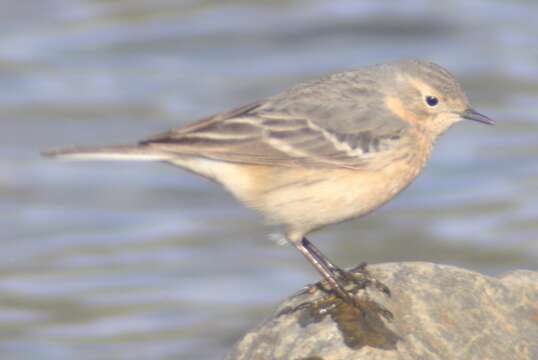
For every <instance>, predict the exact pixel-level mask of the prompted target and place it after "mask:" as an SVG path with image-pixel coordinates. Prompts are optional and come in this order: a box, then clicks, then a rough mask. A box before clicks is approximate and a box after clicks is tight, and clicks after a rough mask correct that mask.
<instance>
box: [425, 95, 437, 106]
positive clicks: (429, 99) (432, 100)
mask: <svg viewBox="0 0 538 360" xmlns="http://www.w3.org/2000/svg"><path fill="white" fill-rule="evenodd" d="M426 104H428V106H429V107H435V106H437V104H439V99H438V98H436V97H435V96H431V95H428V96H426Z"/></svg>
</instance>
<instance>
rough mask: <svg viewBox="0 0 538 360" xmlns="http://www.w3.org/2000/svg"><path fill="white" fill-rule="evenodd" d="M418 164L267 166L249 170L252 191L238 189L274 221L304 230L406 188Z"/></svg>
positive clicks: (366, 208) (351, 213) (358, 213)
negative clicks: (370, 167) (358, 167)
mask: <svg viewBox="0 0 538 360" xmlns="http://www.w3.org/2000/svg"><path fill="white" fill-rule="evenodd" d="M417 173H418V170H416V169H414V168H412V167H410V166H409V165H407V164H405V163H402V164H400V165H398V164H394V165H393V166H390V167H389V169H383V170H380V171H356V170H348V169H316V170H313V169H304V168H289V169H288V168H265V169H259V171H258V174H257V175H258V176H256V173H255V172H250V174H251V177H250V181H249V182H250V184H251V185H252V186H251V188H250V191H246V192H245V193H244V194H236V196H238V197H239V198H240V199H241V200H242V201H243V202H245V203H246V204H247V205H248V206H250V207H252V208H255V209H257V210H258V211H260V212H261V213H262V214H264V215H265V217H266V218H267V220H268V221H269V222H270V223H275V224H281V225H286V226H288V227H293V228H295V229H300V231H303V232H305V233H307V232H309V231H312V230H314V229H317V228H320V227H322V226H324V225H328V224H333V223H338V222H341V221H345V220H348V219H351V218H355V217H358V216H361V215H363V214H365V213H367V212H369V211H372V210H374V209H375V208H377V207H379V206H381V205H382V204H383V203H385V202H387V201H388V200H390V199H391V198H393V197H394V196H395V195H396V194H397V193H398V192H400V191H401V190H402V189H403V188H405V187H406V186H407V185H408V184H409V183H410V182H411V181H412V180H413V178H414V177H415V176H416V175H417Z"/></svg>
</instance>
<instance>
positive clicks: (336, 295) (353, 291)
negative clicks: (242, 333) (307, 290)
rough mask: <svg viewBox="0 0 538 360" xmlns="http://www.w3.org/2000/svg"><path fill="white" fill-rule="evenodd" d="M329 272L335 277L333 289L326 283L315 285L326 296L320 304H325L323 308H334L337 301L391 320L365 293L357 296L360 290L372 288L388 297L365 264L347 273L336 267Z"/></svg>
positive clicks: (390, 315)
mask: <svg viewBox="0 0 538 360" xmlns="http://www.w3.org/2000/svg"><path fill="white" fill-rule="evenodd" d="M331 270H332V271H333V273H334V275H335V280H336V288H333V287H332V286H331V284H329V283H327V282H326V281H322V282H320V283H318V284H317V285H316V287H317V288H318V289H320V290H322V291H323V292H325V293H327V294H328V296H327V297H326V298H325V300H322V302H321V304H325V306H327V305H328V304H332V305H331V306H334V305H335V301H336V300H337V299H338V300H339V301H340V302H343V303H346V304H348V305H351V306H353V307H356V308H357V309H358V310H370V311H372V310H373V311H375V312H376V313H379V314H381V315H382V316H383V317H384V318H386V319H387V320H391V319H392V318H393V316H392V313H391V312H390V311H389V310H387V309H385V308H384V307H383V306H381V305H379V304H376V303H375V302H374V301H372V300H370V299H369V297H368V295H367V293H360V294H359V292H360V291H361V290H364V289H367V288H374V289H376V290H379V291H381V292H382V293H383V294H385V295H386V296H389V297H390V289H389V288H388V287H387V286H386V285H385V284H383V283H382V282H381V281H379V280H377V279H376V278H374V277H373V276H372V274H371V273H370V272H369V271H368V270H367V269H366V263H362V264H360V265H359V266H357V267H355V268H353V269H351V270H349V271H346V270H343V269H341V268H338V267H333V268H332V269H331ZM366 304H367V305H366ZM325 306H320V310H323V308H325Z"/></svg>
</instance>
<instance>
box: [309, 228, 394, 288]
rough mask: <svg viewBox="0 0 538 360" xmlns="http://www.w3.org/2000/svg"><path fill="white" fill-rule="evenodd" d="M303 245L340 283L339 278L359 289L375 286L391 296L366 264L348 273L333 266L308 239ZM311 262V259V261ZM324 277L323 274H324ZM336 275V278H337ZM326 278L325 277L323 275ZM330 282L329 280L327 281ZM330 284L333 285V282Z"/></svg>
mask: <svg viewBox="0 0 538 360" xmlns="http://www.w3.org/2000/svg"><path fill="white" fill-rule="evenodd" d="M301 242H302V245H303V246H304V247H305V248H306V249H307V250H308V251H309V252H310V253H311V254H312V255H313V256H315V257H316V258H317V260H318V261H319V262H320V263H324V264H325V267H326V268H327V269H328V270H329V271H330V272H331V273H332V275H333V276H334V277H335V278H336V281H337V282H338V277H340V278H341V279H343V280H345V281H347V282H351V283H353V284H355V285H357V286H358V287H359V288H365V287H367V286H369V285H373V286H374V287H375V288H377V289H378V290H380V291H382V292H383V293H385V294H386V295H388V296H390V289H389V288H388V287H387V286H386V285H384V284H383V283H381V282H380V281H379V280H377V279H375V278H374V277H373V276H372V275H371V274H370V273H369V272H368V270H366V263H362V264H360V265H359V266H357V267H355V268H354V269H352V270H351V271H346V270H343V269H341V268H340V267H338V266H337V265H335V264H333V263H332V262H331V261H330V260H329V259H328V258H327V257H326V256H325V255H323V253H322V252H321V251H320V250H319V249H318V248H317V247H316V246H314V244H312V243H311V242H310V241H309V240H308V239H307V238H303V239H302V241H301ZM309 260H310V259H309ZM322 275H323V273H322ZM335 275H336V276H335ZM323 276H324V277H325V275H323ZM327 281H328V280H327ZM329 284H331V285H332V283H331V282H329ZM339 285H340V287H342V288H343V286H342V284H341V283H339Z"/></svg>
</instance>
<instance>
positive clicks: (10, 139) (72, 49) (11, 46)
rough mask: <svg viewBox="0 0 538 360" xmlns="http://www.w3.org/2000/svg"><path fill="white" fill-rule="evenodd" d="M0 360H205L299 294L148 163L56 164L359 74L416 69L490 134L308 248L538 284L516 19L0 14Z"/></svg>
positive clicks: (249, 220)
mask: <svg viewBox="0 0 538 360" xmlns="http://www.w3.org/2000/svg"><path fill="white" fill-rule="evenodd" d="M1 7H2V10H3V11H0V124H1V129H2V131H1V132H0V147H1V151H2V154H3V155H2V156H1V157H0V209H2V214H3V216H2V217H0V229H1V233H0V242H1V243H0V246H1V249H2V250H1V252H0V354H1V355H2V356H1V357H2V358H6V359H7V358H9V359H35V358H40V359H73V358H76V359H169V358H177V359H218V358H222V357H223V356H224V354H225V353H226V352H227V350H228V349H229V348H230V347H231V346H232V344H233V343H234V342H235V341H236V340H237V339H238V338H239V337H240V336H241V335H242V334H243V333H244V332H245V331H246V330H248V329H249V328H251V327H253V326H254V325H256V324H257V323H259V322H260V321H261V320H262V319H264V318H265V317H267V316H268V315H269V314H270V313H271V311H272V309H274V307H275V305H276V304H277V303H278V302H279V301H280V300H282V299H283V298H285V297H286V296H287V295H289V294H291V293H293V292H294V291H296V290H297V289H298V288H300V287H301V286H302V285H303V284H305V283H308V282H313V281H315V280H316V279H317V278H318V275H317V274H316V273H315V272H314V270H313V269H312V268H311V267H310V266H309V265H308V264H307V263H306V262H305V261H304V260H303V259H302V258H301V256H300V255H299V254H297V253H296V252H295V251H294V250H293V249H290V248H285V247H280V246H277V245H275V244H274V243H273V242H271V241H270V240H269V236H268V234H269V233H270V232H271V231H274V229H270V228H266V227H264V226H263V225H262V223H261V221H260V219H259V218H258V217H257V215H255V214H252V213H251V212H249V211H247V210H245V209H243V208H242V207H241V206H240V205H238V204H236V203H235V202H234V201H233V200H232V199H231V197H230V196H229V195H228V194H226V193H224V192H222V191H221V190H220V189H219V188H218V187H217V186H215V185H213V184H211V183H209V182H207V181H205V180H203V179H199V178H197V177H194V176H192V175H189V174H187V173H185V172H182V171H179V170H177V169H174V168H172V167H167V166H165V165H161V164H133V163H81V164H76V163H61V162H52V161H49V160H44V159H42V158H40V157H39V155H38V152H39V150H41V149H44V148H50V147H59V146H64V145H72V144H95V143H98V144H107V143H117V142H130V141H135V140H136V139H138V138H141V137H145V136H147V135H150V134H153V133H155V132H160V131H163V130H166V129H168V128H170V127H173V126H176V125H180V124H182V123H184V122H187V121H189V120H193V119H195V118H197V117H201V116H206V115H209V114H212V113H215V112H219V111H223V110H227V109H230V108H232V107H234V106H237V105H241V104H244V103H247V102H250V101H253V100H255V99H259V98H263V97H264V96H268V95H271V94H274V93H276V92H278V91H280V90H283V89H285V88H286V87H287V86H289V85H291V84H294V83H296V82H298V81H301V80H304V79H309V78H313V77H317V76H320V75H322V74H325V73H329V72H334V71H340V70H345V69H350V68H354V67H358V66H361V65H366V64H370V63H375V62H385V61H390V60H394V59H400V58H425V59H430V60H433V61H436V62H439V63H441V64H443V65H444V66H445V67H447V68H449V69H450V70H451V71H452V72H453V73H455V74H456V75H457V77H458V78H460V79H461V80H462V82H463V83H464V86H465V88H466V90H467V93H468V95H469V96H470V98H471V99H472V102H473V104H474V106H475V107H476V108H477V109H478V110H480V111H481V112H483V113H485V114H487V115H489V116H491V117H493V118H495V119H496V120H497V121H498V126H496V127H485V126H480V125H478V124H459V125H458V126H456V127H455V128H454V129H452V130H451V131H450V132H449V133H448V134H447V135H445V136H444V137H443V138H442V139H441V141H440V142H439V144H438V146H437V148H436V151H435V152H434V156H433V158H432V160H431V162H430V165H429V167H428V168H427V169H426V171H425V172H424V173H423V174H422V176H421V177H420V178H419V179H418V180H417V181H416V182H415V183H414V184H413V185H412V186H411V187H410V188H409V189H408V190H407V191H405V192H404V193H403V194H401V195H400V196H399V197H398V198H397V199H396V200H395V201H393V202H391V203H390V204H389V205H388V206H386V207H384V208H383V209H381V210H378V211H376V212H375V213H374V214H373V215H372V216H369V217H367V218H364V219H361V220H358V221H354V222H350V223H347V224H343V225H339V226H336V227H331V228H329V229H327V230H324V231H322V232H320V233H317V234H315V235H314V236H312V240H313V241H314V242H315V243H316V244H319V247H321V248H322V249H323V250H325V251H326V253H327V254H328V255H329V256H331V257H332V258H334V259H335V261H336V262H337V263H339V264H342V265H343V266H351V265H354V264H357V263H359V262H360V261H363V260H367V261H369V262H388V261H407V260H424V261H433V262H439V263H445V264H454V265H458V266H464V267H467V268H470V269H474V270H478V271H481V272H484V273H487V274H492V275H495V274H499V273H502V272H504V271H508V270H511V269H534V270H537V269H538V241H537V239H536V235H537V234H538V221H537V218H538V205H536V204H538V201H537V200H538V162H537V160H536V159H537V155H538V108H537V107H536V100H537V96H538V80H537V79H538V68H537V67H536V63H538V27H536V26H533V25H529V24H534V22H535V19H536V16H537V15H538V7H537V5H536V4H535V3H534V2H531V1H520V2H510V3H506V2H500V1H473V2H468V1H463V0H461V1H452V2H449V3H446V2H445V3H443V4H441V3H438V2H425V1H418V0H417V1H410V2H406V3H400V5H394V4H392V3H389V2H377V1H365V2H357V1H351V0H349V1H344V0H336V1H331V2H327V1H298V0H297V1H292V0H290V1H274V2H263V3H262V2H259V3H255V4H254V3H252V2H247V1H210V0H207V1H182V2H177V1H172V0H159V1H155V0H154V1H149V0H138V1H97V0H94V1H90V0H43V1H40V2H36V1H8V0H4V1H3V2H2V5H1Z"/></svg>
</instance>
